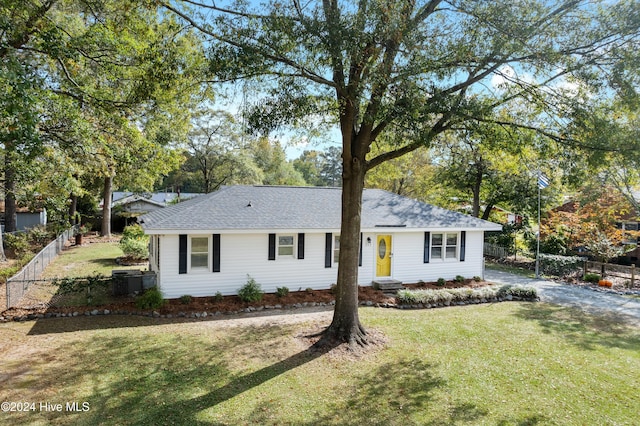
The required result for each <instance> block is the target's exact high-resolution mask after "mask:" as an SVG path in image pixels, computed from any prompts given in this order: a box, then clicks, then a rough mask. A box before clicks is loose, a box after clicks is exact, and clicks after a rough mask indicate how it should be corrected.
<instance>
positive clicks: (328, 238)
mask: <svg viewBox="0 0 640 426" xmlns="http://www.w3.org/2000/svg"><path fill="white" fill-rule="evenodd" d="M332 243H333V234H332V233H331V232H327V233H326V235H325V238H324V267H325V268H331V246H332Z"/></svg>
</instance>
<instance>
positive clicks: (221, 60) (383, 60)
mask: <svg viewBox="0 0 640 426" xmlns="http://www.w3.org/2000/svg"><path fill="white" fill-rule="evenodd" d="M162 3H163V5H164V7H165V8H167V9H168V10H170V11H172V12H174V13H175V14H176V15H178V16H180V17H181V18H182V19H183V20H184V21H185V22H188V23H190V24H191V25H193V26H194V27H196V28H198V29H199V30H200V31H201V32H202V33H203V34H205V35H206V36H207V37H208V38H209V43H210V45H211V49H210V58H211V70H212V71H213V72H214V73H215V74H216V75H217V76H218V79H219V80H226V81H228V80H234V79H241V78H261V79H262V81H263V82H264V83H265V86H264V87H265V93H264V94H263V95H262V97H260V98H259V99H258V100H257V101H256V108H255V109H254V110H253V114H251V118H252V119H251V120H249V121H250V123H252V124H253V125H254V128H255V129H262V130H264V131H268V130H271V129H273V128H275V127H277V126H280V125H283V124H285V125H299V124H300V123H301V122H304V121H305V120H316V119H317V117H318V115H328V116H329V117H330V118H331V119H332V120H334V121H335V122H336V123H337V125H338V127H339V128H340V131H341V135H342V161H343V172H342V173H343V185H342V187H343V198H342V229H341V240H340V242H341V251H340V263H339V265H340V266H339V270H338V282H337V295H336V309H335V313H334V320H333V322H332V324H331V326H330V327H329V328H328V330H327V332H326V334H325V336H326V337H327V339H329V338H337V339H338V340H340V341H342V340H344V341H349V342H351V343H356V342H357V343H365V342H366V337H365V331H364V329H363V328H362V326H361V325H360V322H359V319H358V315H357V272H358V242H359V237H360V235H359V234H360V212H361V196H362V190H363V185H364V177H365V175H366V172H367V171H368V170H371V169H373V168H374V167H376V166H378V165H380V164H382V163H384V162H385V161H388V160H391V159H394V158H397V157H400V156H402V155H405V154H407V153H409V152H411V151H413V150H415V149H417V148H419V147H423V146H429V145H430V144H431V143H432V142H433V141H434V139H435V138H436V137H438V135H440V134H443V133H445V132H448V131H455V130H459V129H466V128H468V127H469V126H470V125H472V124H477V123H492V124H495V125H499V126H502V127H505V128H509V129H511V130H512V131H513V132H518V131H521V130H523V131H529V130H535V131H536V132H538V133H539V134H541V135H544V136H545V137H547V138H549V140H551V141H553V142H554V143H556V144H560V145H562V146H567V147H578V148H584V149H589V150H598V149H600V150H601V149H608V150H611V149H619V150H626V149H628V148H629V147H611V146H607V147H606V148H605V147H603V143H602V142H603V141H602V140H594V139H592V140H587V139H586V138H583V137H580V136H581V135H584V134H585V133H587V132H589V131H596V132H597V131H599V130H600V129H601V128H600V127H597V126H593V127H589V125H590V124H592V122H591V123H590V122H588V120H586V118H587V117H590V113H591V110H592V102H591V99H593V98H596V97H600V96H605V97H610V96H612V93H614V92H617V93H621V94H624V96H625V97H628V98H631V97H634V96H635V95H636V92H635V88H636V87H637V84H636V83H637V81H636V79H637V76H636V75H635V68H634V65H633V64H634V61H635V60H636V59H637V58H636V57H635V56H637V54H638V51H639V50H638V49H637V47H638V36H639V33H638V27H639V25H640V19H639V16H640V4H638V2H635V1H625V0H621V1H616V2H610V1H579V0H565V1H561V2H548V1H543V0H538V1H536V0H529V1H492V2H478V1H470V0H448V1H444V0H423V1H413V0H406V1H387V0H362V1H358V2H356V3H353V2H342V1H338V0H324V1H309V2H304V3H303V2H299V1H297V0H291V1H283V2H276V3H271V4H268V5H260V6H258V5H255V4H252V3H247V2H196V1H189V0H185V1H175V2H168V1H167V2H162ZM523 108H524V109H525V110H526V112H527V113H526V114H524V115H523V114H522V110H523ZM498 112H500V114H498ZM382 135H386V137H387V138H388V139H389V141H391V143H389V144H388V149H386V150H383V151H377V152H373V151H371V146H372V144H373V143H374V142H375V141H376V140H377V139H378V138H379V137H381V136H382ZM603 139H604V138H603Z"/></svg>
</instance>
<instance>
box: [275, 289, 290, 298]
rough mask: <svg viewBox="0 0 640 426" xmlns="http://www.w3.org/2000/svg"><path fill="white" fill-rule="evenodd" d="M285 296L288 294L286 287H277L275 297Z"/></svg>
mask: <svg viewBox="0 0 640 426" xmlns="http://www.w3.org/2000/svg"><path fill="white" fill-rule="evenodd" d="M287 294H289V289H288V288H287V287H278V288H277V289H276V296H278V297H285V296H286V295H287Z"/></svg>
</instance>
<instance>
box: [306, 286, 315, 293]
mask: <svg viewBox="0 0 640 426" xmlns="http://www.w3.org/2000/svg"><path fill="white" fill-rule="evenodd" d="M304 291H306V292H307V293H313V289H312V288H311V287H307V288H306V289H305V290H304Z"/></svg>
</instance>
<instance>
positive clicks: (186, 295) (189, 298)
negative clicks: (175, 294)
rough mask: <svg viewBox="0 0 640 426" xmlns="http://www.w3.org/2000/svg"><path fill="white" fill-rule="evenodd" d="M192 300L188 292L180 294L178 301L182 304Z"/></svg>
mask: <svg viewBox="0 0 640 426" xmlns="http://www.w3.org/2000/svg"><path fill="white" fill-rule="evenodd" d="M192 300H193V297H191V296H189V295H188V294H185V295H182V296H180V303H182V304H183V305H188V304H189V303H191V301H192Z"/></svg>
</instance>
